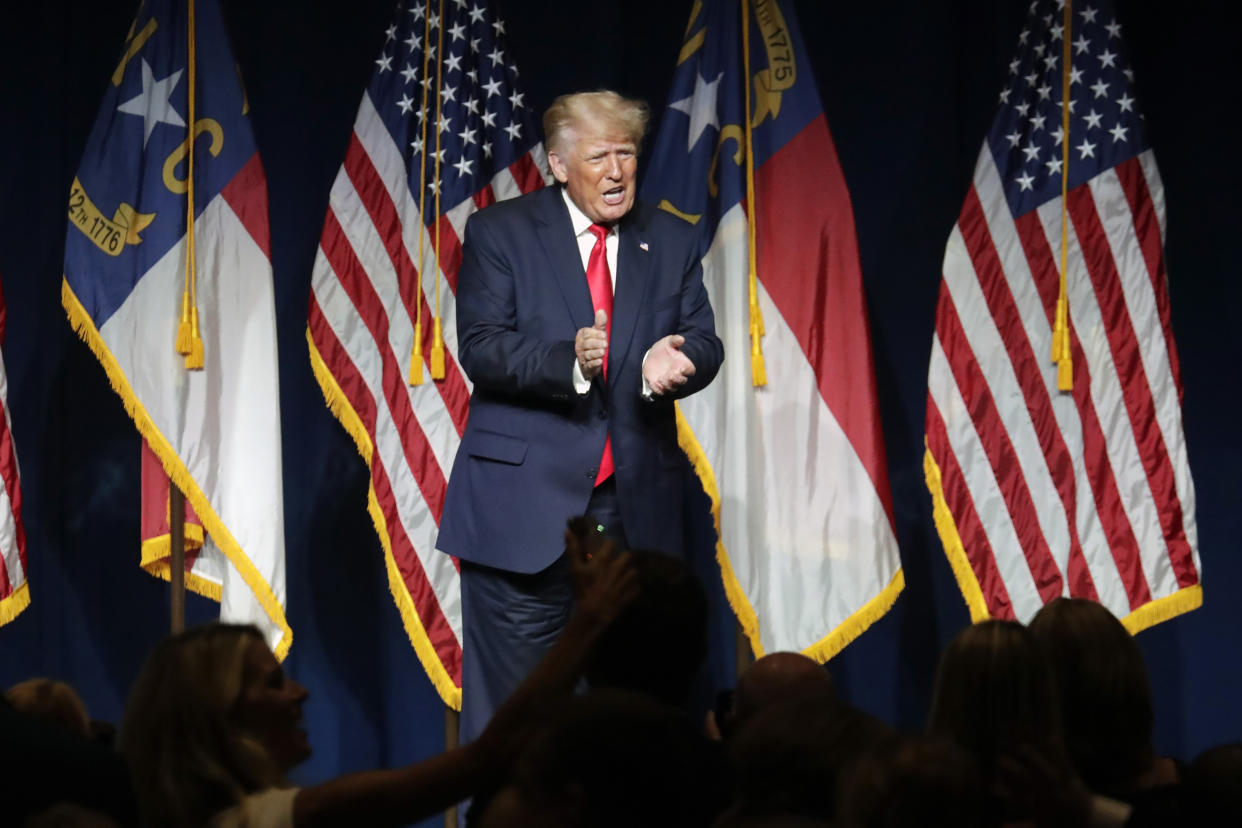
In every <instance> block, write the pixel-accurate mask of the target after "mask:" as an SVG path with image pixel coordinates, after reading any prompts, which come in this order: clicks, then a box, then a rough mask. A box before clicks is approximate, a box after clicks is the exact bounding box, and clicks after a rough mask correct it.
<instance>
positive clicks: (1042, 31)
mask: <svg viewBox="0 0 1242 828" xmlns="http://www.w3.org/2000/svg"><path fill="white" fill-rule="evenodd" d="M1067 64H1068V65H1067ZM1066 87H1068V88H1069V90H1070V94H1069V100H1068V102H1064V90H1065V89H1066ZM1135 98H1136V96H1135V92H1134V79H1133V73H1132V72H1131V71H1130V67H1129V64H1128V62H1127V60H1126V57H1125V48H1124V45H1123V44H1122V41H1121V26H1120V24H1118V22H1117V18H1116V16H1115V15H1114V13H1113V8H1112V3H1110V2H1107V0H1099V1H1098V2H1097V0H1092V3H1091V4H1090V5H1082V6H1080V5H1079V4H1077V3H1074V4H1070V3H1064V4H1062V3H1060V2H1058V0H1037V2H1034V3H1032V4H1031V10H1030V14H1029V16H1028V17H1027V21H1026V26H1025V27H1024V28H1023V31H1022V33H1021V35H1020V37H1019V43H1018V49H1017V52H1016V53H1015V55H1014V59H1013V61H1012V62H1011V63H1010V64H1009V77H1008V79H1007V80H1006V82H1005V86H1004V88H1003V89H1002V90H1001V94H1000V101H999V104H1000V106H999V109H998V111H997V114H996V118H995V120H994V121H993V122H992V127H991V129H990V130H989V131H988V134H987V135H986V136H985V137H984V140H983V147H982V149H981V151H980V153H979V160H978V162H977V163H976V165H975V172H974V178H973V180H972V181H971V186H970V190H969V191H968V192H967V194H966V203H965V204H963V205H962V212H961V214H960V215H959V216H958V220H957V224H956V225H955V226H954V228H953V232H952V233H951V234H950V236H949V241H948V244H947V245H946V247H945V254H944V268H943V275H944V280H943V281H942V282H941V285H940V299H939V302H938V304H937V307H936V336H935V339H934V340H933V342H932V354H931V364H930V367H929V369H928V373H927V424H926V436H927V451H926V453H925V455H924V470H925V472H926V476H927V485H928V488H929V489H930V490H931V494H932V501H933V505H934V509H935V512H934V513H935V519H936V527H937V529H938V530H939V532H940V537H941V540H942V542H943V544H944V549H945V552H946V554H947V555H948V558H949V561H950V564H951V565H952V567H953V572H954V574H955V575H956V576H957V581H958V585H959V586H960V587H961V589H962V595H963V596H964V597H965V599H966V603H967V605H968V606H969V608H970V614H971V617H972V618H974V619H975V620H980V619H983V618H1011V619H1017V620H1018V621H1022V622H1026V621H1029V620H1030V618H1031V616H1033V615H1034V614H1035V613H1036V612H1037V611H1038V610H1039V608H1040V607H1042V606H1043V605H1044V604H1045V603H1047V602H1048V601H1050V600H1052V599H1053V598H1056V597H1058V596H1072V597H1075V598H1086V599H1090V600H1093V601H1098V602H1100V603H1101V604H1103V605H1104V606H1105V607H1107V608H1108V609H1109V610H1110V611H1111V612H1112V613H1113V614H1114V615H1116V616H1117V617H1118V618H1120V619H1121V621H1122V623H1123V624H1125V625H1126V627H1127V628H1128V629H1129V630H1130V631H1131V632H1137V631H1138V630H1141V629H1143V628H1145V627H1149V626H1151V625H1152V624H1156V623H1158V622H1160V621H1163V620H1165V619H1168V618H1171V617H1173V616H1175V615H1178V614H1179V613H1183V612H1186V611H1188V610H1191V609H1194V608H1195V607H1198V606H1199V605H1200V604H1201V603H1202V600H1203V593H1202V590H1201V587H1200V586H1199V575H1200V567H1199V553H1198V549H1197V546H1198V540H1197V536H1198V532H1197V530H1196V527H1195V491H1194V483H1193V481H1192V480H1191V476H1190V464H1189V461H1188V459H1187V456H1186V439H1185V436H1184V435H1183V432H1182V409H1181V379H1180V375H1179V370H1178V363H1177V348H1176V347H1175V345H1174V342H1173V329H1172V326H1171V325H1170V322H1169V292H1168V285H1167V277H1166V274H1165V265H1164V251H1163V246H1164V186H1163V185H1162V184H1161V182H1160V172H1159V171H1158V170H1157V169H1156V159H1155V156H1154V155H1153V154H1152V150H1151V147H1150V145H1149V144H1148V143H1147V138H1146V135H1145V134H1144V126H1143V121H1142V119H1141V117H1140V115H1139V112H1138V108H1137V103H1136V100H1135ZM1063 102H1064V105H1063ZM1066 162H1068V164H1067V163H1066ZM1063 175H1065V176H1066V178H1067V180H1065V181H1064V182H1063V181H1062V176H1063ZM1063 192H1064V193H1065V194H1064V195H1062V193H1063ZM1062 263H1064V279H1062V277H1061V274H1062ZM1054 342H1055V343H1058V345H1059V347H1058V348H1057V349H1056V351H1055V352H1054V349H1053V347H1052V346H1053V343H1054ZM1058 357H1059V359H1058ZM1053 359H1057V364H1055V365H1054V364H1053Z"/></svg>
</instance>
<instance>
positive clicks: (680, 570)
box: [586, 549, 707, 705]
mask: <svg viewBox="0 0 1242 828" xmlns="http://www.w3.org/2000/svg"><path fill="white" fill-rule="evenodd" d="M630 554H631V557H632V561H633V565H634V569H635V571H636V572H637V574H638V588H639V589H638V598H637V599H636V600H635V601H634V602H633V603H632V604H630V605H629V606H628V607H627V608H626V609H625V610H624V611H623V612H622V613H621V614H620V615H618V616H617V619H616V620H615V621H614V622H613V623H612V625H611V626H610V627H609V628H608V629H607V630H606V631H605V632H604V635H603V637H602V638H601V639H600V641H599V644H598V645H597V646H596V648H595V653H594V656H593V657H592V659H591V664H590V666H588V668H587V672H586V678H587V683H588V684H589V685H590V686H591V688H592V689H594V688H599V687H612V688H617V689H622V690H632V691H634V692H636V693H643V694H645V695H648V696H651V697H652V698H654V699H658V700H660V701H663V702H667V703H668V704H673V705H683V704H685V702H686V697H687V696H688V694H689V692H690V687H691V685H692V684H693V683H694V677H695V674H696V673H697V672H698V669H699V666H700V665H701V664H702V663H703V659H704V658H706V656H707V595H706V593H704V591H703V586H702V584H700V583H699V579H698V578H696V577H695V576H694V572H693V571H692V570H691V569H690V567H689V566H687V565H686V564H685V562H683V561H681V560H678V559H677V558H673V557H670V556H668V555H665V554H662V553H660V552H655V551H651V550H645V549H634V550H631V552H630Z"/></svg>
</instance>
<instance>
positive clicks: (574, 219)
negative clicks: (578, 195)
mask: <svg viewBox="0 0 1242 828" xmlns="http://www.w3.org/2000/svg"><path fill="white" fill-rule="evenodd" d="M561 198H562V199H564V200H565V206H566V207H568V208H569V223H570V224H572V225H573V228H574V238H577V237H579V236H581V235H582V234H583V233H587V232H590V230H589V228H590V227H591V225H592V224H594V223H595V222H593V221H591V219H589V218H587V214H586V213H584V212H582V211H581V210H579V209H578V205H577V204H574V200H573V199H572V198H570V197H569V190H568V189H566V188H565V187H563V186H562V187H561ZM616 232H617V228H616V226H615V225H614V226H612V227H609V228H608V234H609V235H613V234H615V233H616Z"/></svg>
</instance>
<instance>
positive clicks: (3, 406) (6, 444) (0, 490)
mask: <svg viewBox="0 0 1242 828" xmlns="http://www.w3.org/2000/svg"><path fill="white" fill-rule="evenodd" d="M6 313H7V311H6V305H5V302H4V293H3V292H2V291H0V343H3V341H4V323H5V318H6ZM8 400H9V380H8V373H7V372H6V371H5V367H4V357H3V356H2V355H0V624H6V623H8V622H9V621H12V620H13V619H14V618H15V617H17V614H18V613H19V612H21V611H22V610H24V609H25V608H26V607H27V605H29V603H30V592H29V590H28V588H27V586H26V530H25V529H24V528H23V527H22V487H21V480H20V478H21V474H20V471H19V470H18V467H17V454H16V452H14V450H13V435H12V433H11V432H10V431H9V423H10V422H11V421H12V420H11V418H10V417H9V403H8Z"/></svg>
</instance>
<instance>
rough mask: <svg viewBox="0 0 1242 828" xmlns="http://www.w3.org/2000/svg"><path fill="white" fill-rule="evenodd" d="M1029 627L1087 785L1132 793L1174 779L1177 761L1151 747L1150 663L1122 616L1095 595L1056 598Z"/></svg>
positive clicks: (1073, 757) (1069, 745)
mask: <svg viewBox="0 0 1242 828" xmlns="http://www.w3.org/2000/svg"><path fill="white" fill-rule="evenodd" d="M1030 630H1031V634H1032V635H1033V636H1034V637H1035V640H1036V641H1037V642H1038V643H1039V645H1040V646H1041V647H1042V648H1043V650H1044V652H1045V654H1046V655H1047V657H1048V660H1049V662H1050V663H1051V665H1052V675H1053V679H1054V681H1055V684H1056V689H1057V696H1058V701H1059V703H1060V708H1061V718H1062V721H1063V723H1064V727H1065V745H1066V749H1067V750H1068V753H1069V757H1070V760H1071V761H1072V762H1073V763H1074V767H1075V769H1077V771H1078V774H1079V775H1080V776H1081V777H1082V779H1083V782H1085V783H1086V785H1087V787H1088V788H1090V789H1091V790H1093V791H1095V792H1097V793H1102V794H1105V795H1107V796H1111V797H1115V798H1118V799H1124V800H1127V801H1128V800H1132V799H1133V798H1134V797H1135V796H1136V795H1137V794H1138V793H1139V792H1140V791H1147V790H1150V789H1153V788H1156V787H1159V786H1162V785H1172V784H1174V783H1175V782H1177V779H1178V773H1177V767H1176V765H1175V764H1174V763H1173V761H1172V760H1170V759H1166V758H1160V757H1157V756H1156V753H1155V750H1154V749H1153V747H1152V728H1153V726H1154V722H1155V715H1154V713H1153V711H1152V703H1151V689H1150V686H1149V684H1148V680H1147V666H1146V665H1145V664H1144V663H1143V654H1142V652H1141V651H1140V650H1139V648H1138V645H1137V644H1136V643H1135V641H1134V639H1133V637H1131V635H1130V633H1129V632H1128V631H1127V630H1126V628H1125V627H1124V626H1122V624H1121V622H1120V621H1118V620H1117V619H1116V618H1115V617H1114V616H1113V614H1112V613H1110V612H1109V611H1108V610H1107V609H1105V608H1104V607H1103V606H1101V605H1099V604H1097V603H1095V602H1093V601H1086V600H1083V599H1081V598H1056V599H1054V600H1053V601H1051V602H1049V603H1048V604H1047V605H1046V606H1045V607H1043V609H1041V610H1040V611H1039V612H1038V613H1036V614H1035V617H1034V618H1033V619H1032V620H1031V624H1030Z"/></svg>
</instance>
